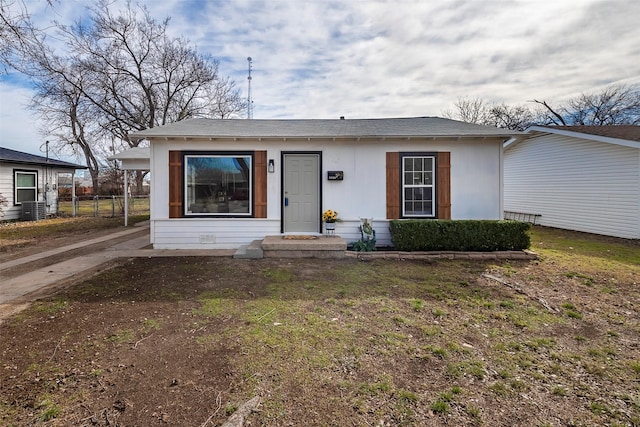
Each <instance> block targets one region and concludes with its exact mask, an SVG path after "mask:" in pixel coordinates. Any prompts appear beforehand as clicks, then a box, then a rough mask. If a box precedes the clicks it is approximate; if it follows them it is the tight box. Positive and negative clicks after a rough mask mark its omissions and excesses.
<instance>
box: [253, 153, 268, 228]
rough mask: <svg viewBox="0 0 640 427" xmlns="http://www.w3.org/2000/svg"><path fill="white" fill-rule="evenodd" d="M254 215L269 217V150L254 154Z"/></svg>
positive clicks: (256, 216)
mask: <svg viewBox="0 0 640 427" xmlns="http://www.w3.org/2000/svg"><path fill="white" fill-rule="evenodd" d="M253 186H254V189H253V197H254V207H253V209H254V215H253V216H254V217H255V218H266V217H267V152H266V151H256V152H255V153H254V154H253Z"/></svg>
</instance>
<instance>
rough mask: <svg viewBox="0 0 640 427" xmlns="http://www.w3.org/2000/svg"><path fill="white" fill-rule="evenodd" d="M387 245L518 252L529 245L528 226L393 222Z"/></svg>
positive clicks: (481, 222) (403, 248) (516, 223)
mask: <svg viewBox="0 0 640 427" xmlns="http://www.w3.org/2000/svg"><path fill="white" fill-rule="evenodd" d="M390 230H391V242H392V243H393V246H394V248H395V249H396V250H399V251H473V252H491V251H518V250H523V249H527V248H528V247H529V244H530V243H531V239H530V238H529V234H528V233H527V230H529V224H528V223H525V222H519V221H489V220H394V221H391V223H390Z"/></svg>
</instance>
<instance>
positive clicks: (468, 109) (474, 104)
mask: <svg viewBox="0 0 640 427" xmlns="http://www.w3.org/2000/svg"><path fill="white" fill-rule="evenodd" d="M489 109H490V107H489V105H488V104H487V103H485V102H484V101H483V100H482V99H480V98H467V97H459V98H458V100H457V101H456V102H455V104H453V110H445V111H443V112H442V115H443V116H444V117H446V118H448V119H454V120H460V121H462V122H467V123H476V124H479V125H484V124H487V123H488V122H489Z"/></svg>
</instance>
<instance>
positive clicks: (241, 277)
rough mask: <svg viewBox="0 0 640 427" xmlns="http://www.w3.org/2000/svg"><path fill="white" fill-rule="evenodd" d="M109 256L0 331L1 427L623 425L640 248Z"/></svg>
mask: <svg viewBox="0 0 640 427" xmlns="http://www.w3.org/2000/svg"><path fill="white" fill-rule="evenodd" d="M532 242H533V249H534V250H536V251H538V252H539V254H540V260H538V261H533V262H523V261H520V262H506V261H505V262H495V261H494V262H493V263H488V262H483V263H481V262H473V261H438V262H425V261H417V260H413V261H397V260H395V261H390V260H386V261H385V260H375V261H358V260H355V259H347V260H340V261H335V260H286V259H283V260H273V259H267V260H233V259H230V258H162V259H160V258H149V259H123V260H122V262H121V263H120V264H119V265H117V266H116V267H114V268H112V269H110V270H108V271H104V272H102V273H100V274H99V275H98V276H96V277H94V278H92V279H90V280H87V281H84V282H83V283H78V284H76V285H74V286H72V287H69V288H67V289H66V290H64V291H63V292H61V293H59V294H57V295H55V296H53V297H50V298H47V299H44V300H41V301H38V302H36V303H34V304H33V305H32V306H31V307H30V308H29V309H27V310H26V311H23V312H22V313H20V314H18V315H16V316H13V317H11V318H9V319H5V320H4V322H3V323H2V324H1V325H0V336H1V337H2V351H1V353H0V367H1V368H2V369H0V424H2V425H7V426H14V425H15V426H26V425H50V426H69V425H73V426H154V425H158V426H162V425H170V426H216V425H221V424H222V423H223V422H225V420H227V419H228V418H229V416H230V415H231V414H233V413H234V412H235V411H236V410H237V409H238V408H239V407H241V405H242V404H243V403H244V402H246V401H248V400H249V399H251V398H252V397H254V396H258V397H259V399H260V405H259V406H258V408H257V411H254V412H252V413H251V414H250V415H249V416H248V418H247V420H246V421H245V425H246V426H303V425H304V426H334V425H336V426H337V425H339V426H397V425H400V426H402V425H406V426H413V425H425V426H474V425H484V426H596V425H598V426H600V425H602V426H638V425H640V343H639V340H638V337H639V336H640V314H639V310H640V246H638V244H637V242H636V243H634V242H625V241H619V240H616V239H603V238H598V237H594V236H588V235H584V234H579V233H567V232H558V231H554V230H548V229H542V228H536V229H534V230H533V231H532Z"/></svg>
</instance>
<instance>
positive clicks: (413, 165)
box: [401, 154, 436, 218]
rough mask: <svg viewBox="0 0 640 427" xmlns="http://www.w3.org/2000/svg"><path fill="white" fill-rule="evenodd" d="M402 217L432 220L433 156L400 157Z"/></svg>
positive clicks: (433, 191) (434, 211)
mask: <svg viewBox="0 0 640 427" xmlns="http://www.w3.org/2000/svg"><path fill="white" fill-rule="evenodd" d="M401 165H402V216H403V217H408V218H412V217H419V218H425V217H430V218H434V217H435V216H436V209H435V206H436V200H435V195H436V185H435V182H436V180H435V170H436V169H435V167H436V159H435V156H434V155H413V154H406V155H401Z"/></svg>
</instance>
